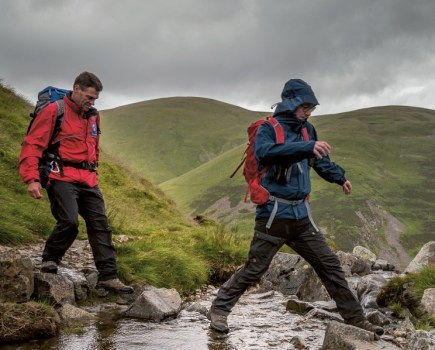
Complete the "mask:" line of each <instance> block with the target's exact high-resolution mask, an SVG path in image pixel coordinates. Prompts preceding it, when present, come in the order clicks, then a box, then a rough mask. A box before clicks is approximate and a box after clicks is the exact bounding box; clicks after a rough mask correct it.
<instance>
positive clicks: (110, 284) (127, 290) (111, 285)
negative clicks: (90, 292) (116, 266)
mask: <svg viewBox="0 0 435 350" xmlns="http://www.w3.org/2000/svg"><path fill="white" fill-rule="evenodd" d="M95 288H96V289H106V290H111V291H114V292H118V293H124V294H131V293H133V292H134V289H133V287H130V286H126V285H125V284H124V283H122V282H121V281H120V280H119V278H114V279H111V280H107V281H99V282H98V283H97V286H96V287H95Z"/></svg>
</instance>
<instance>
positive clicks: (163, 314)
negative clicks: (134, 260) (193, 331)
mask: <svg viewBox="0 0 435 350" xmlns="http://www.w3.org/2000/svg"><path fill="white" fill-rule="evenodd" d="M180 310H181V297H180V295H179V294H178V292H177V291H176V290H175V289H166V288H154V287H147V288H146V289H145V290H144V291H143V292H142V294H141V295H140V296H139V297H138V298H137V299H136V300H135V301H134V302H133V304H131V305H130V307H129V308H128V309H127V311H126V312H125V316H128V317H136V318H142V319H146V320H152V321H161V320H163V319H165V318H168V317H172V316H176V315H177V314H178V313H179V312H180Z"/></svg>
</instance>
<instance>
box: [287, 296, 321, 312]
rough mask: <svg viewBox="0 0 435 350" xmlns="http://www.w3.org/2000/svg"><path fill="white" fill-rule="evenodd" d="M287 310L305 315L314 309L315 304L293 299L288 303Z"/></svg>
mask: <svg viewBox="0 0 435 350" xmlns="http://www.w3.org/2000/svg"><path fill="white" fill-rule="evenodd" d="M285 308H286V310H287V311H290V312H294V313H297V314H300V315H305V314H306V313H307V312H308V311H310V310H312V309H313V308H314V306H313V304H310V303H308V302H305V301H302V300H299V299H296V298H292V299H289V300H288V301H287V304H286V307H285Z"/></svg>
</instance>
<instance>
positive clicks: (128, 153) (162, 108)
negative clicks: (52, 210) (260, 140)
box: [101, 97, 260, 183]
mask: <svg viewBox="0 0 435 350" xmlns="http://www.w3.org/2000/svg"><path fill="white" fill-rule="evenodd" d="M101 113H102V121H101V128H102V130H103V135H104V138H103V142H102V145H103V147H104V148H106V149H107V150H108V151H109V152H110V154H112V155H116V157H117V158H118V159H120V161H121V162H122V163H124V164H127V165H128V166H130V167H132V168H133V169H134V170H135V171H137V172H138V173H139V174H141V175H142V176H144V177H145V178H147V179H149V180H150V181H152V182H154V183H161V182H163V181H166V180H169V179H171V178H174V177H177V176H180V175H182V174H184V173H186V172H187V171H189V170H191V169H194V168H196V167H198V166H200V165H201V164H204V163H205V162H207V161H209V160H210V159H213V158H214V157H216V156H218V155H220V154H222V153H224V152H225V151H227V150H230V149H232V148H233V147H235V146H237V145H240V144H241V143H243V142H245V126H246V124H248V123H249V122H250V121H252V120H255V119H258V118H259V116H260V113H257V112H252V111H248V110H245V109H243V108H240V107H236V106H232V105H229V104H226V103H223V102H219V101H216V100H211V99H205V98H195V97H174V98H163V99H157V100H151V101H145V102H140V103H135V104H131V105H127V106H122V107H118V108H115V109H110V110H105V111H102V112H101Z"/></svg>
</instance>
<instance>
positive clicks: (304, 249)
mask: <svg viewBox="0 0 435 350" xmlns="http://www.w3.org/2000/svg"><path fill="white" fill-rule="evenodd" d="M301 223H303V229H302V230H301V231H300V233H299V234H298V235H297V236H292V237H291V238H290V239H289V240H288V241H287V244H288V245H289V246H290V247H291V248H293V249H294V250H295V252H297V253H298V254H299V255H300V256H302V257H303V258H304V259H305V260H306V261H307V262H308V263H309V264H310V265H311V266H312V267H313V268H314V270H315V271H316V273H317V275H318V276H319V278H320V279H321V280H322V282H323V284H324V286H325V288H326V290H327V291H328V293H329V295H330V296H331V297H332V298H333V299H334V300H335V302H336V304H337V308H338V311H339V313H340V315H341V316H342V317H343V319H344V320H345V321H351V320H364V314H363V310H362V307H361V305H360V303H359V302H358V300H357V299H356V297H355V296H354V295H353V293H352V291H351V290H350V289H349V286H348V284H347V281H346V279H345V275H344V272H343V270H342V268H341V265H340V260H339V259H338V257H337V255H336V254H334V253H333V252H332V251H331V249H330V248H329V247H328V245H327V243H326V240H325V237H324V236H323V234H322V233H321V232H315V231H314V229H313V228H312V226H311V224H310V222H309V220H306V221H305V220H304V221H302V222H301Z"/></svg>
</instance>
